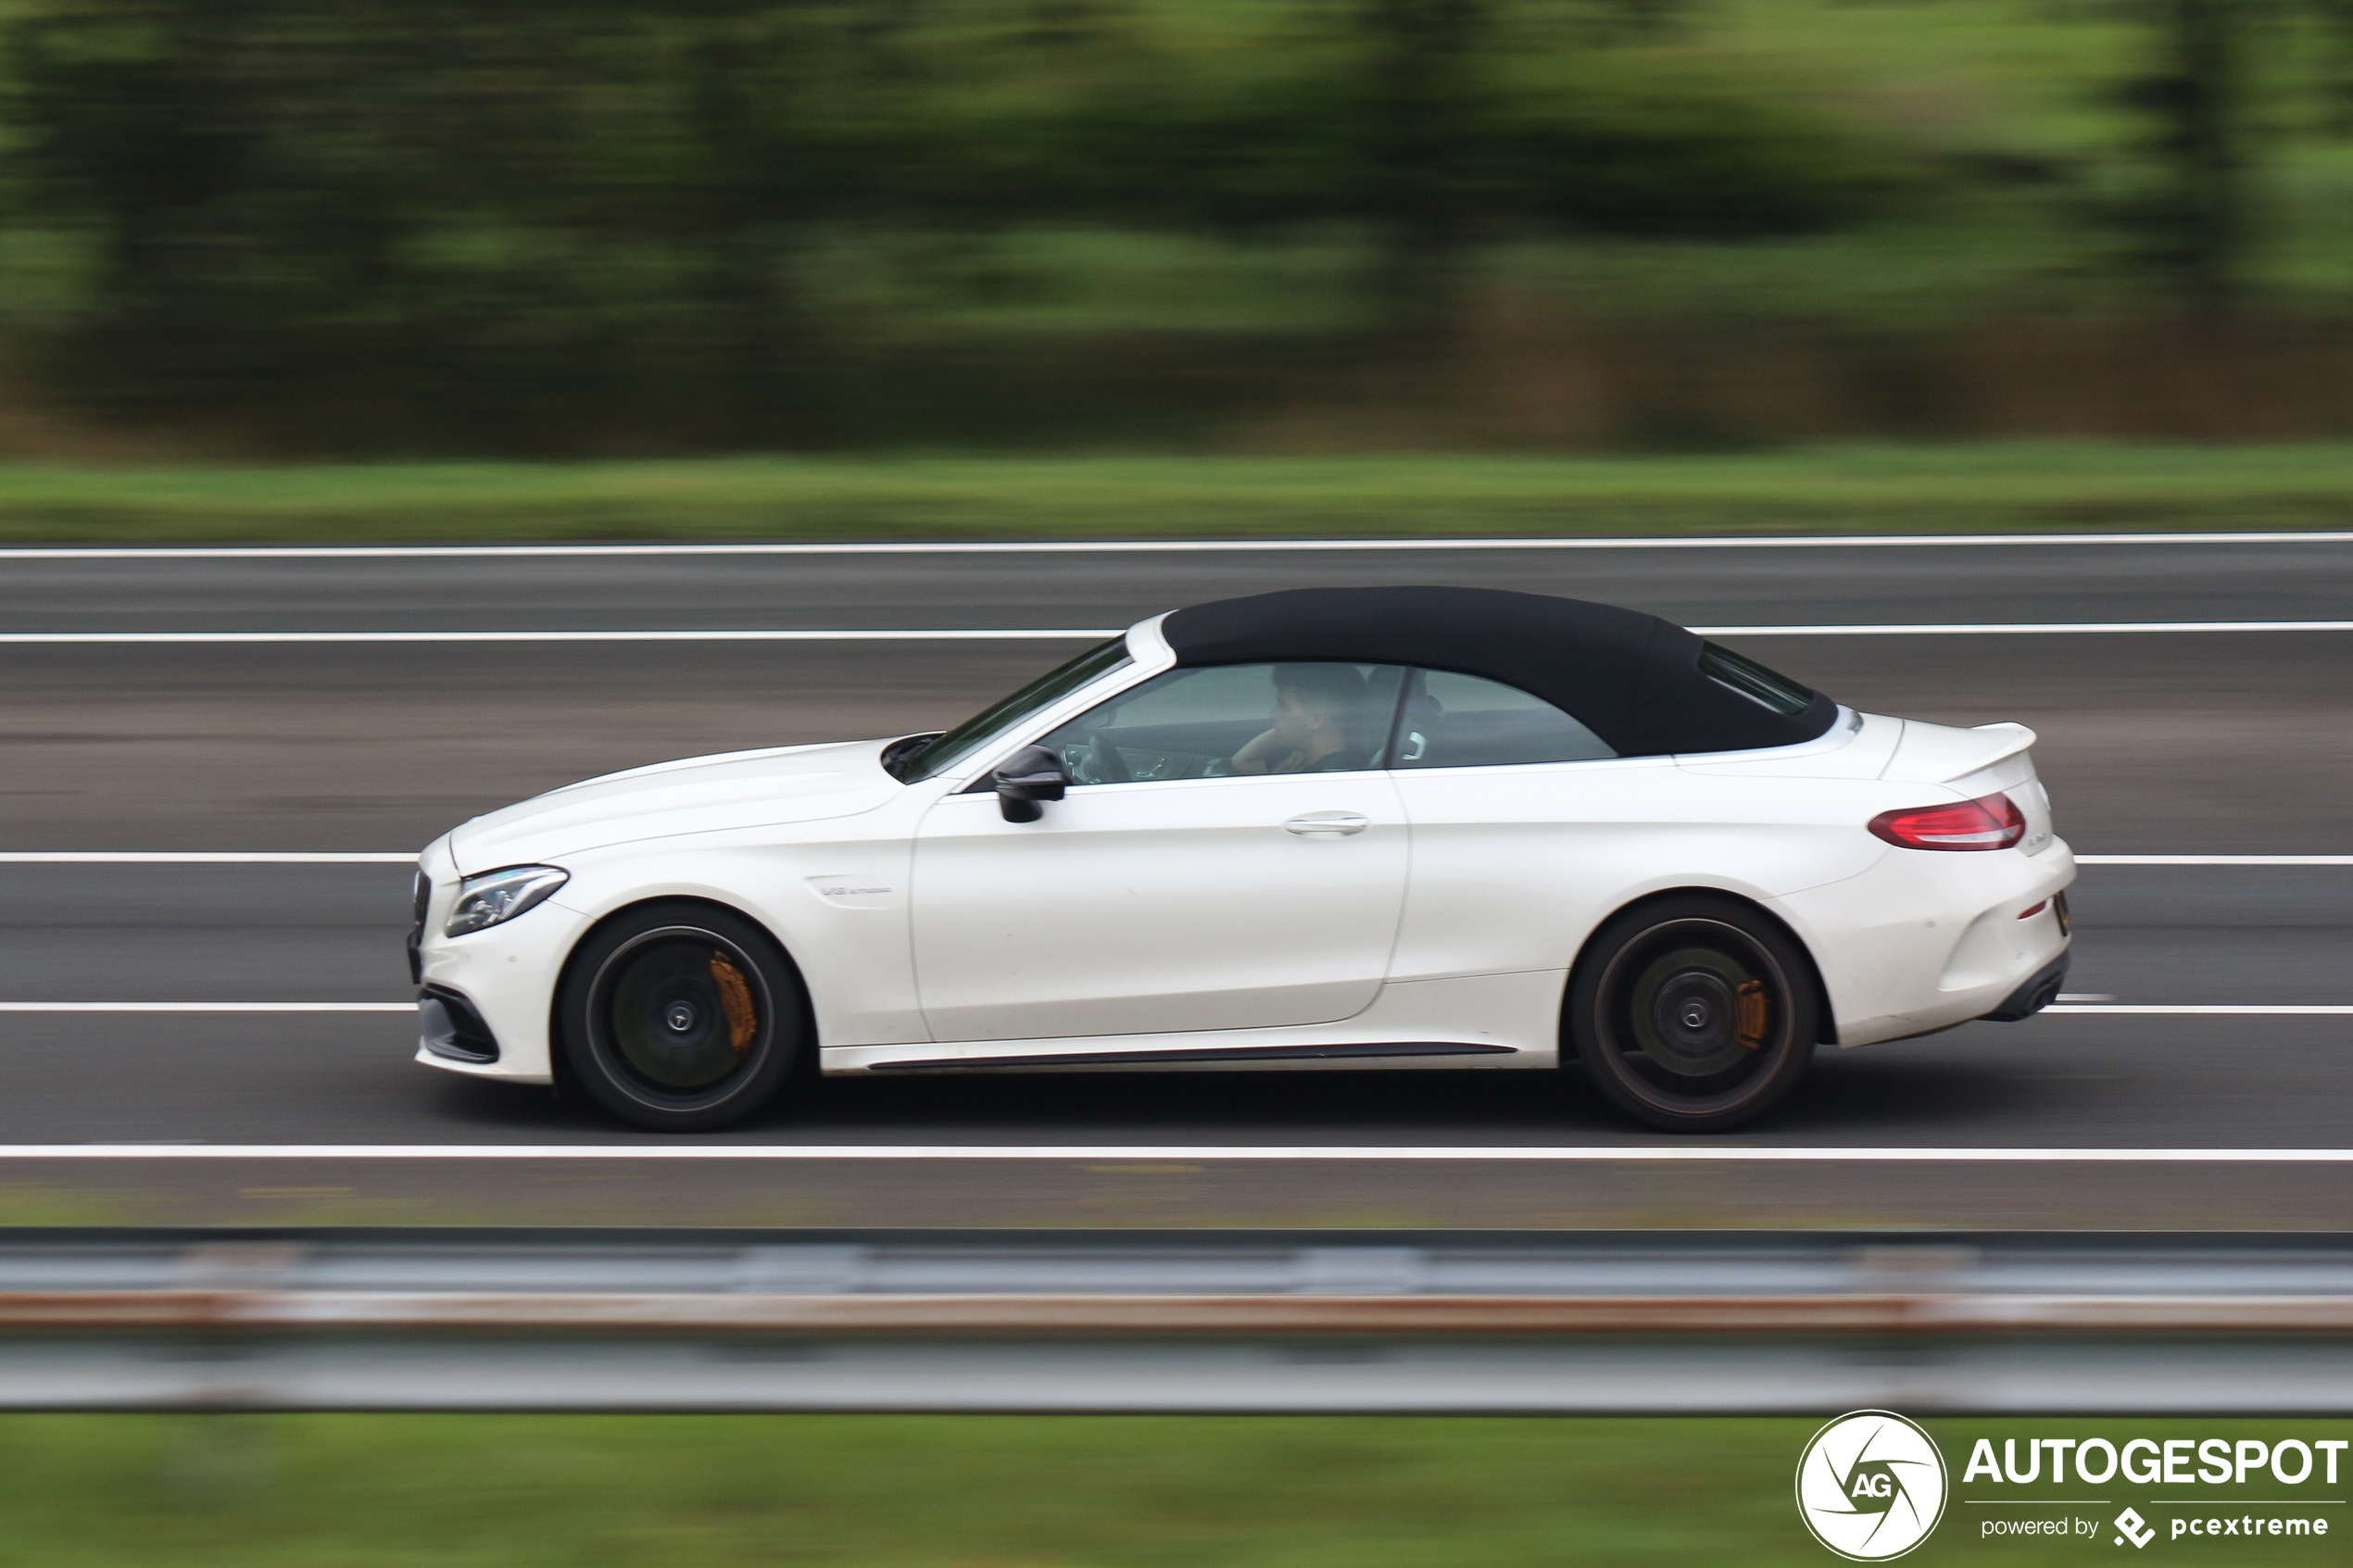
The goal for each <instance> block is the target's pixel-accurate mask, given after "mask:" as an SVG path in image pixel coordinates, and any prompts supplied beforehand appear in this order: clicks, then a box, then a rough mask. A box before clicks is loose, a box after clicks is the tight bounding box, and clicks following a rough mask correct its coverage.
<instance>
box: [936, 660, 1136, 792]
mask: <svg viewBox="0 0 2353 1568" xmlns="http://www.w3.org/2000/svg"><path fill="white" fill-rule="evenodd" d="M1126 662H1127V639H1126V637H1114V638H1113V639H1112V640H1111V641H1110V642H1107V643H1104V644H1102V645H1101V646H1098V647H1091V648H1088V650H1087V651H1086V652H1085V653H1082V654H1080V655H1079V656H1078V657H1077V658H1076V659H1072V660H1071V661H1070V662H1069V663H1068V664H1065V665H1063V666H1062V667H1061V668H1060V669H1058V670H1053V671H1049V672H1048V673H1046V674H1043V675H1040V676H1038V679H1036V680H1035V681H1032V682H1030V683H1029V684H1027V685H1026V686H1024V687H1022V689H1021V690H1019V691H1017V692H1015V693H1013V696H1009V697H1005V698H1003V699H1002V700H1000V701H998V702H994V703H991V704H989V705H988V707H987V708H984V709H981V710H980V711H979V712H977V713H975V714H974V715H973V716H972V717H971V718H969V719H967V720H965V721H963V723H961V724H959V725H957V726H956V727H955V728H954V729H952V730H950V731H949V732H948V733H947V734H944V735H942V736H940V737H939V738H938V739H937V740H936V741H934V742H932V743H931V744H930V745H929V746H925V747H924V748H923V750H922V751H920V752H918V753H917V754H916V755H914V756H913V757H912V758H910V759H907V761H906V763H905V764H904V765H903V771H900V775H899V776H900V778H901V779H902V780H904V781H905V782H907V783H909V784H912V783H914V782H915V781H916V780H917V779H928V778H932V777H934V776H936V775H937V774H939V773H942V772H945V771H947V770H949V769H950V768H952V767H954V766H955V765H956V764H957V763H959V762H961V761H963V759H965V758H967V757H969V756H971V755H972V754H973V753H974V752H975V751H978V750H979V749H980V748H981V747H982V746H987V745H988V743H989V742H990V741H992V740H995V739H996V738H997V737H998V736H999V735H1000V734H1004V733H1005V732H1006V731H1007V730H1010V729H1012V728H1013V726H1014V725H1016V724H1018V723H1020V722H1021V721H1023V720H1025V719H1026V718H1028V717H1029V716H1030V715H1031V714H1033V713H1036V712H1038V710H1039V709H1044V708H1047V707H1050V706H1051V705H1052V704H1054V703H1057V702H1060V701H1061V700H1062V699H1063V697H1066V696H1069V695H1070V694H1071V693H1073V692H1075V691H1076V690H1077V689H1078V688H1079V687H1081V686H1083V685H1085V684H1088V682H1090V681H1092V680H1094V679H1095V678H1096V677H1097V676H1099V675H1102V674H1105V673H1107V672H1108V671H1114V670H1116V669H1118V668H1119V667H1120V666H1121V665H1123V664H1125V663H1126Z"/></svg>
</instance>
